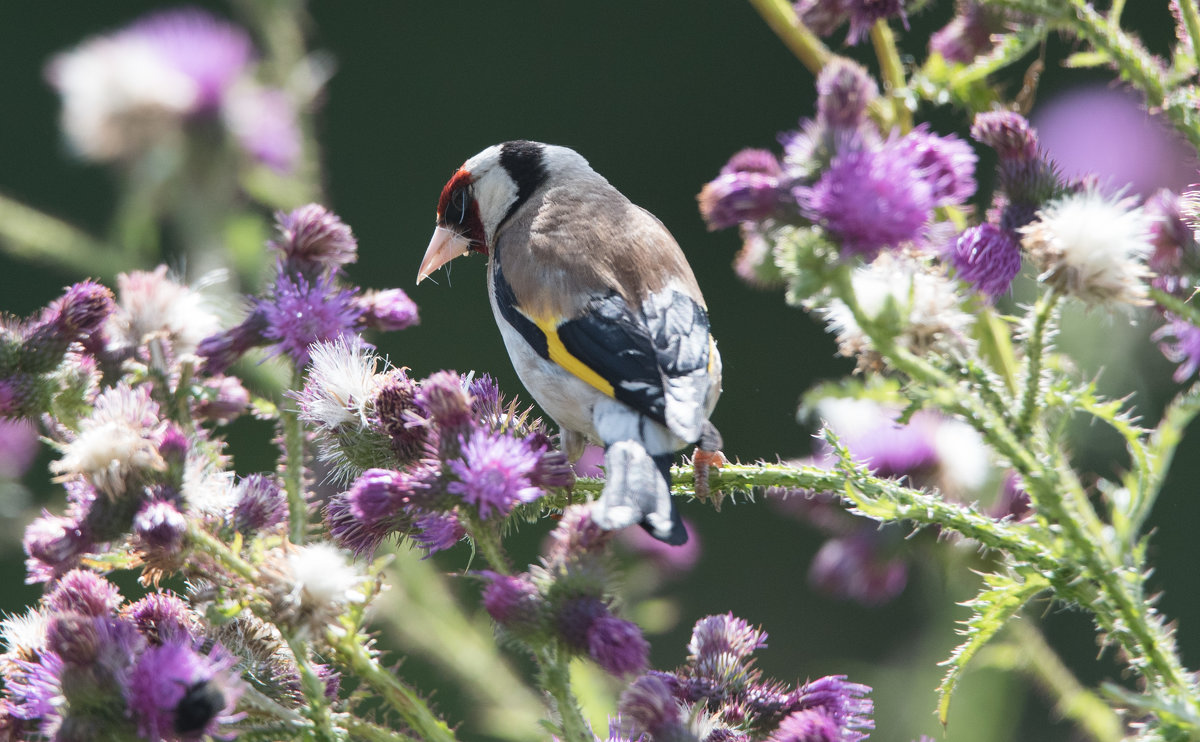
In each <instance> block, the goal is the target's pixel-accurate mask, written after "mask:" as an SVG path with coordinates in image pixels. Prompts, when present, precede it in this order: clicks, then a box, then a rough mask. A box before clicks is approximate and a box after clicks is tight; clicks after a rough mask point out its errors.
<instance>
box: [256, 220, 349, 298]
mask: <svg viewBox="0 0 1200 742" xmlns="http://www.w3.org/2000/svg"><path fill="white" fill-rule="evenodd" d="M275 226H276V229H278V230H279V236H278V238H276V239H274V240H272V241H271V242H270V243H268V246H269V247H271V248H272V249H274V250H276V251H277V252H278V253H279V254H280V256H281V258H282V260H283V266H282V269H281V270H282V271H283V272H298V273H300V274H302V275H303V276H305V277H307V278H309V279H310V280H311V279H314V278H316V277H317V276H319V275H321V274H322V273H324V272H327V271H339V270H341V269H342V266H344V265H348V264H350V263H353V262H354V261H355V260H357V259H358V240H356V239H355V238H354V233H353V232H352V231H351V230H350V227H349V226H347V225H346V224H345V223H344V222H343V221H342V220H341V219H340V218H338V215H337V214H334V213H333V212H332V211H329V210H328V209H326V208H325V207H324V206H321V205H320V204H308V205H306V206H301V207H300V208H298V209H294V210H292V211H289V212H283V211H281V212H278V213H277V214H276V215H275Z"/></svg>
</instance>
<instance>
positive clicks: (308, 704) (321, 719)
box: [287, 638, 338, 742]
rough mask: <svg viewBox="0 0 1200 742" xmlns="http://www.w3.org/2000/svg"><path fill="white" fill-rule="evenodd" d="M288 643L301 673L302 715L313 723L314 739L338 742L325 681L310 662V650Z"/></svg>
mask: <svg viewBox="0 0 1200 742" xmlns="http://www.w3.org/2000/svg"><path fill="white" fill-rule="evenodd" d="M287 643H288V649H290V650H292V656H293V657H294V658H295V660H296V668H297V669H298V670H299V671H300V690H301V691H302V692H303V693H304V700H305V704H304V708H303V711H302V713H303V714H304V716H305V717H306V718H307V719H308V720H309V721H311V722H312V723H313V730H312V731H313V737H314V738H315V739H316V740H318V741H319V742H336V740H337V739H338V733H337V731H336V729H335V728H334V724H333V715H332V713H331V712H330V708H329V699H328V698H327V697H326V696H325V681H323V680H321V677H320V676H319V675H317V671H316V670H314V669H313V666H312V663H311V662H309V661H308V648H307V647H306V646H305V644H304V642H301V641H298V640H295V639H290V638H289V639H288V640H287Z"/></svg>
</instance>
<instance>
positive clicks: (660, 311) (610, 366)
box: [494, 267, 716, 442]
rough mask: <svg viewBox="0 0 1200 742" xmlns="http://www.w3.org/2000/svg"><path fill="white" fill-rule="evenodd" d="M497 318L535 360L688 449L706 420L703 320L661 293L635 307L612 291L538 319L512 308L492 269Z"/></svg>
mask: <svg viewBox="0 0 1200 742" xmlns="http://www.w3.org/2000/svg"><path fill="white" fill-rule="evenodd" d="M494 281H495V291H496V300H497V305H498V307H499V308H500V312H501V315H502V316H503V317H504V319H505V320H507V321H508V323H509V324H511V325H512V326H513V327H514V328H515V329H516V330H517V331H518V332H519V333H520V334H521V335H522V337H524V338H525V340H526V342H528V343H529V345H530V347H532V348H533V349H534V351H535V352H537V354H538V355H539V356H541V357H542V358H545V359H547V360H549V361H552V362H554V363H556V364H557V365H559V366H560V367H562V368H563V369H565V370H566V371H568V372H570V373H571V374H572V375H574V376H576V377H578V378H579V379H581V380H583V381H585V382H587V383H588V384H589V385H591V386H592V387H594V388H596V389H598V390H599V391H601V392H603V393H604V394H606V395H607V396H609V397H613V398H614V399H617V400H618V401H620V402H623V403H625V404H626V405H628V406H629V407H631V408H633V409H634V410H636V411H638V412H640V413H641V414H643V415H645V416H647V417H649V418H651V419H653V420H656V421H658V422H660V423H662V424H664V425H666V426H667V427H668V428H669V429H670V430H671V432H673V433H674V434H675V435H677V436H679V437H680V438H681V439H683V440H685V441H688V442H694V441H696V440H697V439H698V438H699V437H700V433H701V428H702V426H703V423H704V421H705V420H706V419H707V417H708V406H707V401H708V396H709V394H710V393H711V388H712V386H713V382H712V378H711V374H712V373H713V372H714V363H715V362H716V361H715V348H714V345H713V341H712V337H711V335H710V334H709V324H708V314H707V312H706V311H705V310H704V307H703V306H701V305H700V304H699V303H698V302H697V301H696V300H695V299H693V298H692V297H691V296H689V295H688V294H686V293H684V292H682V291H679V290H677V289H675V288H671V287H667V288H663V289H660V290H659V291H656V292H652V293H651V294H650V295H649V296H647V297H644V298H643V301H642V306H641V307H640V308H634V307H633V306H631V305H630V304H629V303H628V302H627V301H626V300H625V299H624V298H622V296H621V295H620V294H619V293H618V292H616V291H610V292H608V293H604V294H600V295H596V296H593V297H591V298H590V299H589V300H588V301H587V302H586V303H585V304H584V305H583V307H582V311H578V310H577V311H576V313H575V315H574V316H572V317H560V316H555V315H554V314H546V315H543V316H537V315H535V314H533V313H530V312H527V311H526V310H524V309H523V308H522V307H521V305H519V304H518V302H517V299H516V297H515V296H514V294H513V290H512V287H511V286H510V285H509V283H508V281H507V280H506V279H505V277H504V273H503V271H502V270H500V269H499V267H497V269H495V273H494Z"/></svg>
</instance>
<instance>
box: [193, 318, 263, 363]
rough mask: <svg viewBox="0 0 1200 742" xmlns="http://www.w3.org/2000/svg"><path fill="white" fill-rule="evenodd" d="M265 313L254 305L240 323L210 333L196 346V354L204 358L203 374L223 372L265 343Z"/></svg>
mask: <svg viewBox="0 0 1200 742" xmlns="http://www.w3.org/2000/svg"><path fill="white" fill-rule="evenodd" d="M266 330H267V313H266V311H265V310H264V308H263V307H262V306H261V305H258V306H255V308H254V309H253V310H252V311H251V312H250V315H249V316H247V317H246V319H244V320H242V322H241V324H239V325H237V326H236V327H232V328H230V329H229V330H226V331H225V332H220V333H217V334H216V335H210V336H209V337H206V338H204V339H203V340H201V341H200V343H199V344H198V345H197V346H196V355H198V356H200V357H201V358H203V359H204V366H203V368H202V369H201V370H202V371H203V372H204V373H205V374H210V375H215V374H223V373H225V372H226V371H227V370H229V367H230V366H232V365H233V364H234V363H235V362H236V361H237V360H238V359H239V358H241V357H242V356H243V355H245V354H246V351H248V350H250V349H251V348H257V347H258V346H260V345H263V344H265V343H266V340H265V333H266Z"/></svg>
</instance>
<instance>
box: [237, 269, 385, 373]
mask: <svg viewBox="0 0 1200 742" xmlns="http://www.w3.org/2000/svg"><path fill="white" fill-rule="evenodd" d="M258 307H259V309H260V310H261V311H262V313H263V316H264V318H265V320H266V328H265V329H264V330H263V338H264V339H265V340H267V341H268V342H274V346H273V348H272V352H273V353H274V354H276V355H279V354H284V355H287V356H288V357H289V358H291V359H292V362H293V363H295V364H296V366H306V365H308V360H309V354H308V346H309V345H312V344H313V343H315V342H318V341H320V340H337V339H339V338H345V339H346V340H347V341H349V340H350V339H352V337H353V335H354V325H355V323H356V322H357V321H358V318H359V316H360V315H361V314H362V310H361V309H359V308H358V307H357V306H355V304H354V292H353V291H351V290H349V289H342V288H339V287H338V286H337V283H336V280H335V279H334V277H333V276H332V275H329V274H327V275H321V276H319V277H317V278H316V280H314V281H312V282H311V283H310V282H309V281H308V280H307V279H305V278H304V277H303V276H296V277H292V276H288V275H286V274H280V276H279V278H278V279H277V280H276V281H275V287H274V290H273V291H272V293H271V296H270V298H268V299H264V300H259V304H258Z"/></svg>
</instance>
